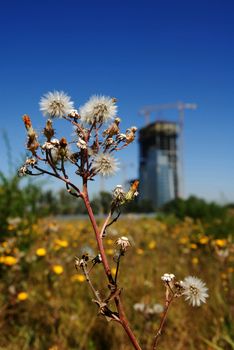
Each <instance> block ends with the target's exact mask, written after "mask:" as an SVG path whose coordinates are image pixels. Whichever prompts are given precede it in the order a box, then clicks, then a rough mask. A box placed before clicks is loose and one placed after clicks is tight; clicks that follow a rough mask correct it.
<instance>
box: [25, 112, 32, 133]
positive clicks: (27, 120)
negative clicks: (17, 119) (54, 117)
mask: <svg viewBox="0 0 234 350" xmlns="http://www.w3.org/2000/svg"><path fill="white" fill-rule="evenodd" d="M23 121H24V125H25V128H26V130H28V129H29V128H30V127H32V123H31V119H30V117H29V115H27V114H25V115H23Z"/></svg>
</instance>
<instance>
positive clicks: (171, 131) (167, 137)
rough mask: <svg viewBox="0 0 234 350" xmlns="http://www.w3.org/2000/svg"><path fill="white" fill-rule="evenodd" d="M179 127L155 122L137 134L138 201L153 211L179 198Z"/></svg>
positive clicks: (168, 123) (176, 124) (163, 122)
mask: <svg viewBox="0 0 234 350" xmlns="http://www.w3.org/2000/svg"><path fill="white" fill-rule="evenodd" d="M178 136H179V125H178V123H175V122H171V121H170V122H168V121H156V122H154V123H151V124H149V125H147V126H146V127H144V128H142V129H141V130H140V131H139V144H140V197H141V199H145V200H150V201H151V202H152V204H153V205H154V206H155V207H156V208H160V207H161V206H162V205H163V204H164V203H166V202H168V201H170V200H172V199H174V198H176V197H178V195H179V160H178V159H179V158H178V145H177V143H178V141H177V139H178Z"/></svg>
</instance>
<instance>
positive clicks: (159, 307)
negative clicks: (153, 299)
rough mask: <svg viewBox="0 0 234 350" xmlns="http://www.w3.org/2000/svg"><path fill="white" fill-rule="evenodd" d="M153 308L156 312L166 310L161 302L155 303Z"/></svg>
mask: <svg viewBox="0 0 234 350" xmlns="http://www.w3.org/2000/svg"><path fill="white" fill-rule="evenodd" d="M152 309H153V310H154V313H155V314H161V313H162V312H163V310H164V307H163V306H162V305H161V304H154V305H153V307H152Z"/></svg>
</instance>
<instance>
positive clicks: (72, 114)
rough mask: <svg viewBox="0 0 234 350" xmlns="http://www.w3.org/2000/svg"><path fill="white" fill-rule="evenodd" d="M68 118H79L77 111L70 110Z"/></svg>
mask: <svg viewBox="0 0 234 350" xmlns="http://www.w3.org/2000/svg"><path fill="white" fill-rule="evenodd" d="M68 116H69V117H71V118H79V113H78V111H77V109H72V110H71V111H70V113H69V114H68Z"/></svg>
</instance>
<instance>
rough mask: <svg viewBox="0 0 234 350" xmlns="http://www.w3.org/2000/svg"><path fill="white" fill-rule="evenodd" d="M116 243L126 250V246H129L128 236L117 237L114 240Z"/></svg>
mask: <svg viewBox="0 0 234 350" xmlns="http://www.w3.org/2000/svg"><path fill="white" fill-rule="evenodd" d="M116 245H119V246H120V248H121V250H122V251H124V252H126V250H127V249H128V247H130V246H131V244H130V242H129V239H128V237H125V236H122V237H120V238H118V239H117V241H116Z"/></svg>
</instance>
